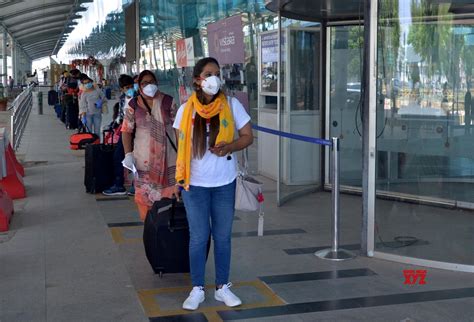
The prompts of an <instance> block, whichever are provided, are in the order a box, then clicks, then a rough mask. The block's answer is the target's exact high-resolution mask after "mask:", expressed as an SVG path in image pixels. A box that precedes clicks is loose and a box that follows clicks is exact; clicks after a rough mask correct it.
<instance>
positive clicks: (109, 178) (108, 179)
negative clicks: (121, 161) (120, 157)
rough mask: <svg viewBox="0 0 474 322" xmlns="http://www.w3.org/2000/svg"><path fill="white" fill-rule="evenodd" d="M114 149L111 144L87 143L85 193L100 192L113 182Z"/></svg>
mask: <svg viewBox="0 0 474 322" xmlns="http://www.w3.org/2000/svg"><path fill="white" fill-rule="evenodd" d="M114 150H115V145H111V144H88V145H86V151H85V172H84V185H85V186H86V192H87V193H100V192H102V191H104V190H105V189H107V188H110V187H111V186H112V185H113V184H114Z"/></svg>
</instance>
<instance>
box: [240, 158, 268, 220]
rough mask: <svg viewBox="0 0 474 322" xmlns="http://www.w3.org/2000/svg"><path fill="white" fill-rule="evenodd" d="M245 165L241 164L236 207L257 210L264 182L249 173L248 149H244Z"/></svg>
mask: <svg viewBox="0 0 474 322" xmlns="http://www.w3.org/2000/svg"><path fill="white" fill-rule="evenodd" d="M243 163H244V165H243V166H240V165H239V174H238V175H237V182H236V188H235V209H236V210H240V211H257V210H259V209H260V201H259V195H260V197H261V194H262V186H263V184H262V183H261V182H259V181H258V180H256V179H255V178H253V177H251V176H249V175H248V171H247V168H248V161H247V154H246V151H245V150H244V151H243Z"/></svg>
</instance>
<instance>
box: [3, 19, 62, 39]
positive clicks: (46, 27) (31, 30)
mask: <svg viewBox="0 0 474 322" xmlns="http://www.w3.org/2000/svg"><path fill="white" fill-rule="evenodd" d="M58 27H64V21H60V22H54V23H50V24H46V25H40V26H37V28H34V27H30V28H27V29H24V30H23V31H20V32H12V34H13V35H14V37H15V38H16V39H21V37H23V36H24V35H31V34H33V33H34V32H37V31H47V30H52V29H57V28H58Z"/></svg>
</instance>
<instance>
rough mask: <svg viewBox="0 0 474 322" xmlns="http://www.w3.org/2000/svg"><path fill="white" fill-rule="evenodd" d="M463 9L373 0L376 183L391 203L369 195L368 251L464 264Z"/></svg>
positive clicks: (468, 140)
mask: <svg viewBox="0 0 474 322" xmlns="http://www.w3.org/2000/svg"><path fill="white" fill-rule="evenodd" d="M469 8H471V10H470V9H469ZM470 11H471V12H470ZM465 14H470V15H472V7H469V6H466V5H463V4H458V5H456V4H455V3H454V2H446V3H442V2H433V1H426V0H417V1H407V0H400V1H397V0H391V1H381V3H380V8H379V27H378V41H379V43H378V66H377V69H378V90H377V92H378V101H380V102H381V103H383V104H380V108H377V115H378V117H377V128H378V132H377V157H378V159H377V179H376V185H377V189H378V191H379V192H382V191H383V192H384V193H385V194H390V195H392V196H395V197H398V198H399V200H400V201H389V200H383V199H378V200H377V203H376V218H375V219H376V247H375V249H376V250H378V251H381V252H386V253H391V254H397V255H402V256H408V257H416V258H421V259H428V260H435V261H443V262H452V263H459V264H468V265H474V248H473V247H474V233H473V232H474V217H473V215H472V213H470V212H469V211H466V210H463V209H460V208H471V209H472V208H473V204H474V197H473V196H474V154H473V151H474V150H473V142H474V141H473V135H474V133H473V129H472V128H471V127H472V126H471V124H472V117H471V115H472V112H473V111H474V109H473V103H474V100H472V80H473V78H472V72H473V67H474V66H473V62H474V41H473V40H474V38H473V37H472V35H473V33H474V32H473V30H474V24H473V23H472V20H468V19H467V20H466V19H465V17H463V16H464V15H465ZM405 198H406V199H411V200H414V201H415V203H406V202H402V200H403V199H405ZM426 202H431V203H435V204H438V205H441V206H444V207H433V206H426V205H424V203H426Z"/></svg>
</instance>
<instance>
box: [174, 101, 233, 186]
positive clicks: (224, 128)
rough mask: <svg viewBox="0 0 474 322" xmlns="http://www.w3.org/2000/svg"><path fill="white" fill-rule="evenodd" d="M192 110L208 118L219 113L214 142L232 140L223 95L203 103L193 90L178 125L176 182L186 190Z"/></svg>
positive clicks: (230, 115)
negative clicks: (217, 132) (210, 101)
mask: <svg viewBox="0 0 474 322" xmlns="http://www.w3.org/2000/svg"><path fill="white" fill-rule="evenodd" d="M194 110H195V111H196V112H197V113H198V114H199V115H200V116H201V117H202V118H205V119H210V118H211V117H213V116H215V115H217V114H219V121H220V122H219V134H218V135H217V138H216V143H220V142H226V143H231V142H232V141H233V140H234V127H235V125H234V117H233V115H232V111H231V109H230V106H229V103H228V102H227V99H226V97H225V95H224V94H223V93H221V94H219V96H218V97H217V98H216V99H215V100H214V101H213V102H212V103H210V104H208V105H203V104H201V102H199V100H198V98H197V96H196V92H194V93H193V94H192V95H191V97H190V98H189V100H188V102H187V103H186V106H185V107H184V111H183V116H182V119H181V124H180V125H179V140H178V157H177V159H176V182H177V183H178V184H179V185H180V186H182V187H184V189H186V190H188V189H189V181H190V178H191V158H192V151H191V150H192V149H191V148H192V132H193V111H194Z"/></svg>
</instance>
